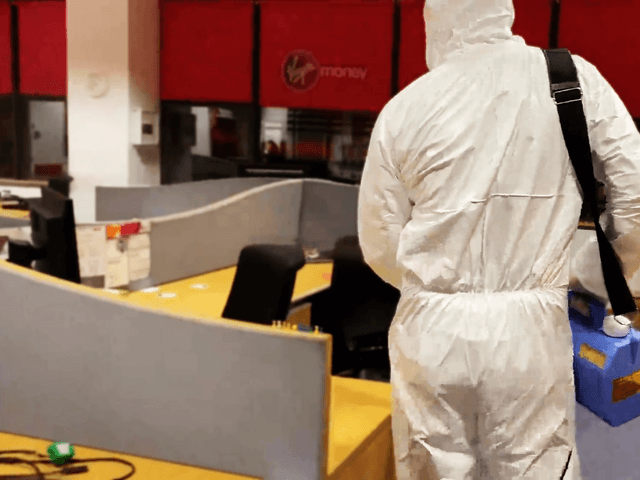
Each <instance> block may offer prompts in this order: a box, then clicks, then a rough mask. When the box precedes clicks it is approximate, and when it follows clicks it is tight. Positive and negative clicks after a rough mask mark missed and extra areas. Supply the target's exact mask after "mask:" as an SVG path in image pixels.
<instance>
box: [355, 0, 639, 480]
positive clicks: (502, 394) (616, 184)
mask: <svg viewBox="0 0 640 480" xmlns="http://www.w3.org/2000/svg"><path fill="white" fill-rule="evenodd" d="M513 20H514V9H513V4H512V0H427V1H426V6H425V21H426V30H427V38H428V41H427V63H428V66H429V69H430V72H429V73H427V74H426V75H424V76H422V77H421V78H419V79H417V80H416V81H415V82H413V83H412V84H411V85H409V86H408V87H407V88H406V89H404V90H403V91H402V92H401V93H400V94H398V95H397V96H396V97H395V98H393V99H392V100H391V101H390V102H389V103H388V104H387V105H386V106H385V108H384V109H383V111H382V112H381V113H380V115H379V118H378V120H377V122H376V125H375V128H374V130H373V133H372V137H371V143H370V148H369V152H368V156H367V160H366V163H365V167H364V171H363V177H362V181H361V186H360V194H359V206H358V231H359V237H360V244H361V247H362V250H363V253H364V257H365V260H366V261H367V263H368V264H369V265H370V266H371V267H372V269H373V270H374V271H375V272H376V273H377V274H378V275H379V276H380V277H381V278H383V279H384V280H385V281H386V282H388V283H390V284H392V285H394V286H396V287H397V288H399V289H400V290H401V293H402V296H401V300H400V303H399V305H398V309H397V312H396V316H395V318H394V320H393V324H392V326H391V330H390V332H389V349H390V357H391V365H392V370H391V383H392V386H393V402H394V407H393V408H394V410H393V438H394V445H395V457H396V469H397V475H398V480H409V479H411V480H429V479H436V480H444V479H453V480H462V479H480V478H482V479H490V480H502V479H515V478H527V479H540V480H550V479H560V478H561V477H562V478H565V479H571V480H575V479H578V478H580V468H579V462H578V455H577V451H576V450H575V429H574V413H575V392H574V381H573V359H572V357H573V352H572V336H571V329H570V326H569V322H568V318H567V307H568V306H567V287H568V284H569V247H570V244H571V240H572V237H573V235H574V233H575V231H576V228H577V224H578V219H579V215H580V208H581V203H582V199H581V195H580V190H579V187H578V183H577V180H576V177H575V174H574V171H573V168H572V166H571V163H570V160H569V157H568V153H567V150H566V147H565V144H564V139H563V136H562V131H561V127H560V123H559V118H558V114H557V110H556V106H555V104H554V102H553V101H552V99H551V97H550V88H549V76H548V71H547V66H546V61H545V58H544V55H543V53H542V51H541V50H540V49H538V48H535V47H530V46H527V45H526V44H525V43H524V41H523V39H522V38H520V37H517V36H514V35H513V34H512V33H511V26H512V23H513ZM574 59H575V62H576V64H577V68H578V72H579V78H580V81H581V84H582V88H583V92H584V98H583V104H584V108H585V113H586V116H587V119H588V126H589V133H590V138H591V145H592V149H593V150H594V158H595V162H596V163H597V164H598V170H599V171H601V172H602V173H603V174H604V180H605V183H606V184H607V186H608V188H609V197H608V201H609V204H610V207H611V209H610V214H611V216H612V218H611V228H609V229H608V231H609V235H610V236H611V238H612V239H617V240H616V241H615V242H614V248H616V251H617V253H618V254H619V255H620V256H621V257H622V259H623V262H624V263H625V270H626V273H627V274H628V276H630V275H631V274H632V273H633V271H632V270H633V269H635V268H637V262H633V261H631V260H630V259H632V258H633V257H634V256H636V257H637V256H638V253H640V249H639V248H638V243H637V241H634V238H635V239H637V238H640V236H638V230H639V228H640V134H639V133H638V131H637V129H636V127H635V124H634V123H633V120H632V118H631V116H630V115H629V113H628V111H627V110H626V108H625V106H624V105H623V103H622V102H621V100H620V98H619V97H618V95H617V94H616V93H615V91H614V90H613V89H612V88H611V86H610V85H609V84H608V83H607V82H606V81H605V79H604V78H603V77H602V76H601V75H600V73H599V72H598V70H597V69H596V68H595V67H594V66H593V65H591V64H589V63H588V62H587V61H585V60H584V59H582V58H580V57H578V56H575V57H574ZM621 68H623V67H622V66H621ZM634 263H636V264H634ZM567 464H568V470H567V471H566V472H565V473H564V477H563V471H564V470H565V466H566V465H567Z"/></svg>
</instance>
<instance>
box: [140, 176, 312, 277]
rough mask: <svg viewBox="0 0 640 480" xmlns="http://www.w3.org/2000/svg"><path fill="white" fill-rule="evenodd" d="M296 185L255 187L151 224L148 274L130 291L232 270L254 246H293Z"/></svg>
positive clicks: (297, 203) (299, 193)
mask: <svg viewBox="0 0 640 480" xmlns="http://www.w3.org/2000/svg"><path fill="white" fill-rule="evenodd" d="M302 188H303V185H302V180H285V181H279V182H277V183H274V184H271V185H264V186H262V187H257V188H254V189H251V190H248V191H246V192H243V193H241V194H238V195H235V196H233V197H230V198H228V199H226V200H224V201H222V202H218V203H214V204H213V205H210V206H208V207H205V208H202V209H199V210H192V211H190V212H186V213H183V214H179V215H171V216H168V217H163V218H157V219H153V220H151V238H150V241H151V271H150V274H149V278H148V279H146V280H141V281H138V282H136V283H135V285H132V287H133V288H143V287H145V286H151V285H159V284H162V283H166V282H170V281H174V280H178V279H181V278H187V277H192V276H195V275H200V274H203V273H207V272H211V271H213V270H218V269H221V268H226V267H230V266H233V265H236V264H237V262H238V258H239V256H240V251H241V250H242V249H243V248H244V247H245V246H247V245H252V244H255V243H275V244H295V243H297V242H298V230H299V213H300V202H301V198H302Z"/></svg>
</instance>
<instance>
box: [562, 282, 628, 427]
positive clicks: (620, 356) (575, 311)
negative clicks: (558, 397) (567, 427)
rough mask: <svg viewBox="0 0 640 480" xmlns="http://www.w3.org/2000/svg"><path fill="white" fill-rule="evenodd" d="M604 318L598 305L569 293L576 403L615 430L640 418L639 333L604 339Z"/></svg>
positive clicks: (601, 307)
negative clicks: (586, 305)
mask: <svg viewBox="0 0 640 480" xmlns="http://www.w3.org/2000/svg"><path fill="white" fill-rule="evenodd" d="M585 303H586V304H588V308H587V307H585V305H584V304H585ZM604 316H605V309H604V305H602V303H600V302H598V301H596V300H591V299H587V298H585V297H583V296H580V295H574V294H572V293H570V295H569V320H570V324H571V330H572V332H573V353H574V357H573V358H574V360H573V365H574V375H575V383H576V400H577V401H578V403H580V404H581V405H583V406H584V407H586V408H588V409H589V410H591V411H592V412H593V413H595V414H596V415H598V416H599V417H600V418H602V419H603V420H605V421H606V422H607V423H608V424H609V425H611V426H613V427H617V426H618V425H622V424H623V423H626V422H628V421H629V420H633V419H634V418H636V417H639V416H640V358H639V357H638V346H639V345H640V332H638V331H636V330H634V329H631V332H630V333H629V334H628V335H627V336H626V337H624V338H611V337H608V336H607V335H605V334H604V332H603V331H602V322H603V320H604Z"/></svg>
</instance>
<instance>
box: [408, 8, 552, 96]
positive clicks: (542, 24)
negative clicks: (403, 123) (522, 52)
mask: <svg viewBox="0 0 640 480" xmlns="http://www.w3.org/2000/svg"><path fill="white" fill-rule="evenodd" d="M423 7H424V1H422V0H402V2H401V12H402V13H401V15H402V17H401V18H402V20H401V22H402V24H401V31H400V62H399V68H400V70H399V72H398V75H399V76H398V83H399V87H400V89H403V88H405V87H406V86H407V85H409V84H410V83H411V82H413V81H414V80H416V79H417V78H419V77H420V76H422V75H424V74H425V73H426V72H427V71H428V68H427V62H426V58H425V57H426V42H427V38H426V33H425V27H424V16H423V15H424V14H423ZM514 8H515V12H516V16H515V21H514V24H513V33H514V34H515V35H520V36H521V37H523V38H524V39H525V41H526V42H527V43H528V44H529V45H534V46H538V47H542V48H547V47H548V45H549V24H550V18H551V6H550V4H549V2H548V0H514Z"/></svg>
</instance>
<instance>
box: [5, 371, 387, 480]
mask: <svg viewBox="0 0 640 480" xmlns="http://www.w3.org/2000/svg"><path fill="white" fill-rule="evenodd" d="M390 403H391V386H390V385H388V384H385V383H380V382H371V381H367V380H356V379H349V378H340V377H332V382H331V410H330V419H331V420H330V424H329V432H330V434H329V452H328V453H329V458H328V462H329V463H328V470H329V472H328V473H329V475H331V474H332V473H334V472H335V471H336V469H337V468H338V467H340V466H341V465H343V464H344V463H345V462H346V461H348V460H349V458H350V457H351V458H352V457H353V456H354V454H356V453H357V450H358V449H359V448H362V447H363V446H366V444H367V441H368V440H370V439H371V438H373V437H374V436H375V435H376V433H378V432H379V431H380V430H381V428H384V427H386V423H388V420H389V418H390V413H391V411H390ZM127 433H128V432H123V435H126V434H127ZM53 441H65V439H49V440H41V439H35V438H30V437H23V436H19V435H12V434H9V433H0V450H34V451H36V452H37V453H41V454H46V450H47V447H48V446H49V445H51V443H53ZM74 448H75V458H76V459H90V458H106V457H111V458H119V459H122V460H126V461H128V462H130V463H132V464H133V466H134V467H135V469H136V473H135V475H134V476H133V477H132V478H133V479H139V480H145V479H149V480H151V479H153V480H155V479H159V478H162V479H175V480H182V479H184V480H187V479H188V480H247V479H249V480H253V479H254V478H255V477H246V476H241V475H234V474H230V473H223V472H215V471H212V470H205V469H202V468H194V467H189V466H185V465H177V464H174V463H168V462H163V461H159V460H152V459H148V458H141V457H136V456H132V455H122V454H119V453H113V452H105V451H102V450H96V449H92V448H85V447H81V446H76V445H74ZM384 453H386V452H381V454H384ZM12 456H19V457H20V458H24V459H27V460H28V459H34V458H35V457H33V456H30V455H12ZM86 465H87V466H88V467H89V472H87V473H82V474H77V475H73V478H77V479H78V480H83V479H96V480H100V479H105V480H108V479H112V478H118V477H122V476H124V475H126V474H127V473H128V472H129V471H130V468H129V467H128V466H126V465H122V464H119V463H111V462H96V463H93V462H91V463H87V464H86ZM41 466H42V470H43V472H52V471H55V470H56V467H55V466H54V465H41ZM32 473H34V472H33V470H31V469H30V467H29V466H27V465H0V475H30V474H32Z"/></svg>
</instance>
